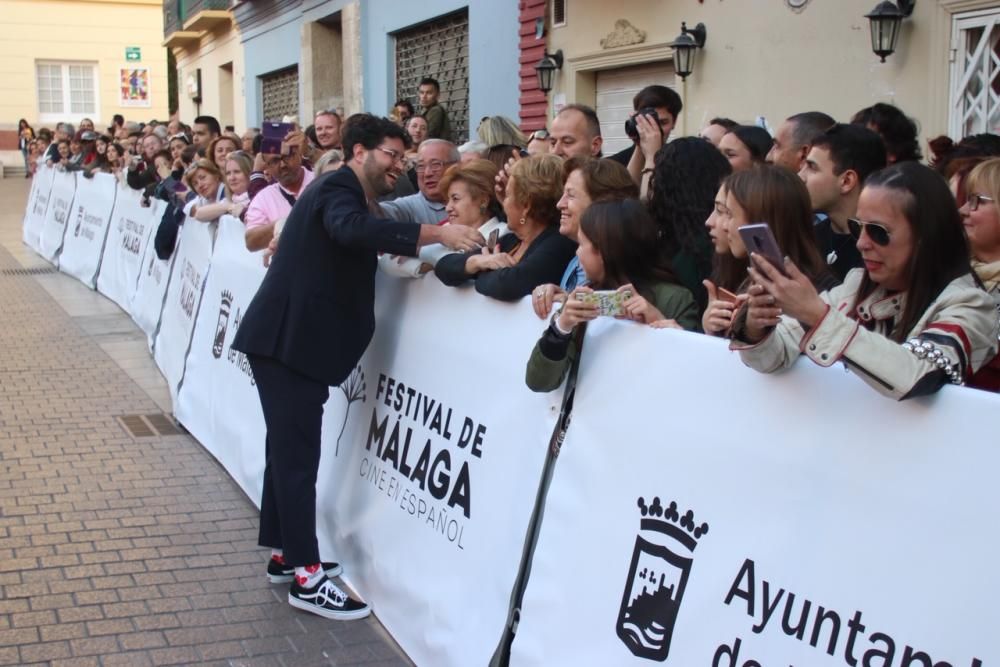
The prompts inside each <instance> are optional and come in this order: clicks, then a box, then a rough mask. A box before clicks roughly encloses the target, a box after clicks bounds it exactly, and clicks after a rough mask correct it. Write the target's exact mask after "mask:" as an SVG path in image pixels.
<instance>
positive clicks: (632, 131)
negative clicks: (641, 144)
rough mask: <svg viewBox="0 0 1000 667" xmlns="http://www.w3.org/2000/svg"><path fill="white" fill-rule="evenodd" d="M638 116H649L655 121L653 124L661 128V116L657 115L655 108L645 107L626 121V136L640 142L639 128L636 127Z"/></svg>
mask: <svg viewBox="0 0 1000 667" xmlns="http://www.w3.org/2000/svg"><path fill="white" fill-rule="evenodd" d="M636 116H649V117H650V118H652V119H653V122H654V123H656V124H657V127H659V123H660V116H659V115H658V114H657V113H656V109H654V108H653V107H644V108H642V109H639V111H638V112H637V113H636V114H635V116H632V117H631V118H629V119H628V120H626V121H625V134H627V135H628V136H629V138H630V139H631V140H632V141H639V128H637V127H636V126H635V119H636Z"/></svg>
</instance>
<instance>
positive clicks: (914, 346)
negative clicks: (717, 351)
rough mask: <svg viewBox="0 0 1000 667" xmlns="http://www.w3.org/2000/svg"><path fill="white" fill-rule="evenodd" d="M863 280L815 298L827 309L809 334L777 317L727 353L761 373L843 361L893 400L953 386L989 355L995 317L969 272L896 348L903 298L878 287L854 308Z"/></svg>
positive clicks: (997, 324)
mask: <svg viewBox="0 0 1000 667" xmlns="http://www.w3.org/2000/svg"><path fill="white" fill-rule="evenodd" d="M863 276H864V269H854V270H852V271H851V272H850V273H848V274H847V276H846V277H845V278H844V282H843V283H842V284H840V285H838V286H837V287H834V288H833V289H831V290H830V291H828V292H823V293H822V294H821V295H820V298H821V299H823V301H824V302H826V303H827V304H828V305H829V306H830V308H829V309H828V310H827V312H826V315H824V316H823V319H821V320H820V321H819V323H818V324H817V325H816V326H815V327H813V328H812V329H811V330H808V331H806V329H805V328H804V327H803V326H802V325H801V324H800V323H799V322H797V321H796V320H794V319H792V318H790V317H787V316H783V317H782V318H781V322H780V323H779V324H778V326H777V327H776V328H775V329H774V330H773V331H772V332H771V333H770V334H769V335H768V336H767V337H766V338H764V340H762V341H760V342H759V343H757V344H756V345H751V344H748V343H745V342H742V341H739V340H734V341H733V342H732V344H731V345H730V349H733V350H738V351H739V353H740V357H741V358H742V359H743V363H745V364H746V365H747V366H750V367H751V368H754V369H756V370H758V371H761V372H763V373H774V372H777V371H780V370H783V369H786V368H788V367H789V366H791V365H792V364H793V363H794V362H795V360H796V359H797V358H798V357H799V355H800V354H805V355H806V356H807V357H809V358H810V359H812V360H813V361H814V362H816V363H817V364H819V365H820V366H832V365H833V364H834V363H836V362H838V361H843V362H844V364H845V365H846V366H847V368H849V369H850V370H851V371H853V372H855V373H857V374H858V375H859V376H861V378H862V379H863V380H864V381H865V382H867V383H868V384H870V385H871V386H872V387H873V388H874V389H875V390H876V391H878V392H879V393H882V394H885V395H886V396H891V397H892V398H895V399H897V400H901V399H904V398H911V397H913V396H921V395H924V394H929V393H932V392H935V391H937V390H938V389H939V388H940V387H941V385H943V384H945V383H947V382H949V381H951V382H954V383H956V384H961V383H963V382H964V381H965V380H966V379H967V378H969V377H971V375H972V374H973V373H975V372H976V371H977V370H979V368H980V367H981V366H982V365H983V364H984V363H985V362H987V361H989V360H990V359H992V358H993V357H994V355H996V352H997V335H998V330H1000V317H998V314H997V309H996V305H995V304H994V302H993V299H992V298H990V296H989V295H988V294H987V293H986V292H984V291H983V290H982V289H980V288H979V287H978V286H977V285H976V283H975V281H974V279H973V277H972V274H971V273H969V274H966V275H964V276H962V277H960V278H956V279H955V280H953V281H952V282H951V283H950V284H948V286H947V287H945V288H944V290H942V292H941V294H940V295H938V298H937V299H935V300H934V302H933V303H932V304H931V305H930V307H929V308H928V309H927V310H926V311H925V312H924V314H923V316H922V317H921V318H920V320H919V321H918V322H917V324H916V326H915V327H914V328H913V330H912V331H910V332H909V334H908V335H907V342H906V343H904V344H902V345H900V344H899V343H896V342H894V341H893V340H891V339H890V338H889V335H890V333H891V331H892V328H893V326H894V323H895V321H896V318H897V317H899V316H900V315H902V313H903V309H904V308H905V299H906V293H905V292H903V293H899V294H889V293H887V292H886V290H884V289H882V288H878V289H876V290H875V292H873V293H872V294H871V295H870V296H869V297H868V298H867V299H865V300H864V301H863V302H861V303H860V304H858V305H857V307H854V300H855V295H856V294H857V291H858V288H859V287H860V285H861V279H862V277H863Z"/></svg>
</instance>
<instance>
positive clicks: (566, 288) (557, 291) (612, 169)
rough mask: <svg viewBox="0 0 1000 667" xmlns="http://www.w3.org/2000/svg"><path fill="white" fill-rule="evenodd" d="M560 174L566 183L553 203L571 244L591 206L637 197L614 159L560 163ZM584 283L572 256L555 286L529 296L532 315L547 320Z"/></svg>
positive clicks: (633, 184)
mask: <svg viewBox="0 0 1000 667" xmlns="http://www.w3.org/2000/svg"><path fill="white" fill-rule="evenodd" d="M563 174H564V175H565V177H566V181H565V184H564V185H563V192H562V197H560V199H559V202H558V203H557V204H556V208H558V209H559V233H560V234H562V235H563V236H565V237H566V238H568V239H570V240H572V241H574V242H577V241H578V235H579V233H580V219H581V218H582V217H583V214H584V212H585V211H586V210H587V208H588V207H589V206H590V205H591V204H593V203H594V202H602V201H621V200H623V199H635V198H637V197H638V196H639V189H638V188H637V187H636V185H635V182H634V181H633V180H632V178H631V177H630V176H629V174H628V170H627V169H625V167H624V166H622V165H621V164H620V163H618V162H615V161H614V160H598V159H594V158H581V157H576V158H570V159H569V160H566V162H564V163H563ZM586 281H587V277H586V275H585V274H584V272H583V266H582V265H581V264H580V258H579V256H578V255H574V256H573V258H572V259H571V260H570V262H569V264H568V265H567V266H566V270H565V271H564V272H563V275H562V279H560V281H559V283H558V284H555V283H550V284H547V285H540V286H539V287H538V288H536V289H535V291H534V292H533V293H532V298H531V304H532V306H533V307H534V309H535V313H536V314H537V315H538V317H540V318H542V319H544V318H546V317H548V316H549V313H551V312H552V305H553V304H554V303H555V302H557V301H559V302H561V301H564V300H565V299H566V294H567V293H568V292H572V291H573V290H574V289H575V288H576V287H577V285H583V284H585V283H586Z"/></svg>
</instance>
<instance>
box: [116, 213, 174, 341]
mask: <svg viewBox="0 0 1000 667" xmlns="http://www.w3.org/2000/svg"><path fill="white" fill-rule="evenodd" d="M182 234H183V230H182V231H181V232H180V233H178V237H180V236H181V235H182ZM155 235H156V230H155V229H153V230H151V231H150V237H149V238H148V239H147V243H146V253H145V254H144V255H143V258H142V264H141V265H140V269H141V270H140V272H139V281H138V282H137V283H136V286H135V292H134V293H133V294H132V299H131V301H130V302H129V307H128V312H129V314H130V315H132V319H133V320H135V323H136V324H138V325H139V328H140V329H142V330H143V331H145V332H146V336H147V339H148V342H149V349H150V350H152V349H153V341H154V340H155V338H156V332H157V330H158V329H159V327H160V316H161V315H162V313H163V302H164V300H165V299H166V298H167V286H168V285H169V284H170V276H171V275H172V273H173V270H174V262H175V261H176V260H177V248H175V249H174V252H172V253H171V254H170V257H168V258H167V259H160V258H159V257H157V256H156V248H154V247H153V238H154V237H155ZM179 245H180V243H179V241H178V247H179Z"/></svg>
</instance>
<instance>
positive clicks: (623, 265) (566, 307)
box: [525, 199, 698, 392]
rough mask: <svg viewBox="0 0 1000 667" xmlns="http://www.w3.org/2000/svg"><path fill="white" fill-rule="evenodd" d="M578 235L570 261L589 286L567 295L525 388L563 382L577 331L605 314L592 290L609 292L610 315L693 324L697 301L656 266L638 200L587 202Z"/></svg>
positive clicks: (535, 353) (648, 223)
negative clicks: (575, 262)
mask: <svg viewBox="0 0 1000 667" xmlns="http://www.w3.org/2000/svg"><path fill="white" fill-rule="evenodd" d="M578 238H579V241H580V245H579V248H578V249H577V256H578V257H579V258H580V263H581V265H582V266H583V270H584V273H585V274H586V277H587V281H588V283H589V284H588V285H583V286H579V287H577V288H575V289H574V290H573V291H572V292H570V294H569V297H568V298H567V299H566V302H565V303H564V304H563V307H562V309H561V310H559V311H557V312H556V313H555V314H554V315H553V316H552V320H551V323H550V325H549V328H548V329H546V330H545V333H543V334H542V337H541V338H540V339H539V341H538V343H537V344H536V345H535V348H534V350H532V352H531V358H530V359H529V360H528V367H527V372H526V377H525V381H526V382H527V384H528V387H529V388H530V389H531V390H532V391H538V392H544V391H552V390H553V389H555V388H557V387H558V386H559V385H560V384H562V381H563V377H564V376H565V375H566V372H567V371H568V370H569V367H570V364H571V362H572V361H573V359H574V358H575V357H576V356H577V354H578V353H579V344H578V342H577V341H576V340H575V336H574V332H575V331H577V327H578V326H579V325H580V324H585V323H586V322H589V321H590V320H593V319H595V318H596V317H598V316H599V315H600V314H601V313H602V311H604V312H607V309H605V308H603V307H602V306H599V305H598V303H596V302H595V300H594V298H593V297H594V296H595V292H594V288H597V289H598V290H609V291H610V290H613V291H614V292H615V294H614V295H608V296H607V297H605V299H604V300H603V301H604V302H605V303H608V302H610V303H611V304H614V306H617V308H615V310H616V311H617V312H614V313H608V314H614V316H615V317H619V318H622V319H629V320H632V321H633V322H638V323H640V324H650V325H652V324H654V323H655V324H656V325H657V326H659V327H660V328H666V327H669V328H676V329H686V330H688V331H693V330H694V329H695V328H696V327H697V326H698V304H697V303H696V302H695V300H694V297H693V296H692V295H691V292H690V290H688V289H687V288H685V287H682V286H680V285H679V284H677V281H676V279H675V278H674V277H673V275H672V273H671V272H670V271H669V269H667V268H666V267H665V266H664V265H663V263H661V261H660V251H659V246H658V245H657V243H656V240H657V227H656V224H655V223H654V222H653V219H652V218H651V217H650V215H649V213H648V212H647V211H646V208H645V206H643V205H642V204H640V203H639V202H638V201H637V200H635V199H626V200H621V201H608V202H598V203H595V204H591V205H590V207H589V208H588V209H587V211H586V212H585V213H584V214H583V217H582V219H581V221H580V230H579V234H578ZM618 295H620V296H618Z"/></svg>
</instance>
